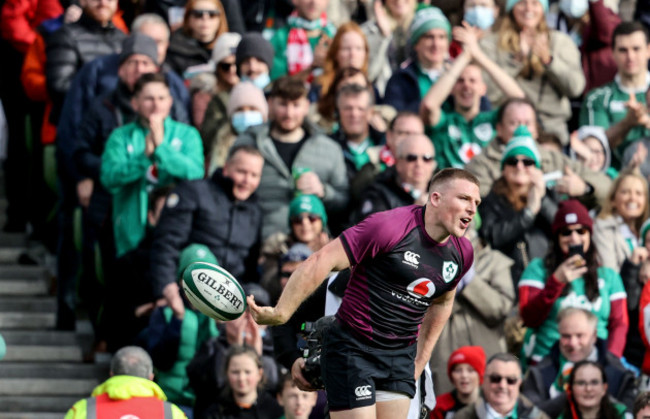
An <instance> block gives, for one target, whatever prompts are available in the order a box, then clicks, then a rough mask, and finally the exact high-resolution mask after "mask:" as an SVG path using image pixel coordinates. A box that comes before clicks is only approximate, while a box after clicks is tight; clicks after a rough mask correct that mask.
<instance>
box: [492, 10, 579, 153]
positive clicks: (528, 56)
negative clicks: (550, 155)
mask: <svg viewBox="0 0 650 419" xmlns="http://www.w3.org/2000/svg"><path fill="white" fill-rule="evenodd" d="M505 10H506V15H505V16H504V17H503V19H502V21H501V24H500V27H499V29H498V30H497V31H496V32H494V33H491V34H489V35H487V36H485V37H484V38H483V39H481V41H480V44H481V47H482V48H483V51H484V52H485V54H486V55H488V56H489V57H492V59H494V61H495V62H496V63H497V64H499V66H500V67H501V68H503V69H504V70H505V71H506V72H507V73H508V74H509V75H510V76H511V77H513V78H514V79H515V80H516V81H517V83H518V84H519V86H520V87H521V88H522V89H523V91H524V92H525V93H526V96H527V97H528V98H530V99H531V100H532V101H533V102H535V104H536V105H537V111H538V115H539V117H540V118H541V121H542V125H543V127H544V130H545V131H547V132H550V133H552V134H555V135H557V136H558V137H559V138H560V140H561V141H562V144H567V143H568V141H569V133H568V129H567V120H568V119H569V118H570V117H571V105H570V103H569V98H573V97H578V96H579V95H580V94H582V91H583V90H584V87H585V76H584V74H583V72H582V65H581V61H580V52H579V51H578V49H577V47H576V45H575V43H574V42H573V41H572V40H571V38H570V37H569V36H568V35H566V34H564V33H562V32H559V31H556V30H553V29H549V27H548V26H547V24H546V17H545V15H546V13H547V12H548V0H507V2H506V7H505ZM486 83H487V85H488V98H489V99H490V101H491V102H492V103H493V104H494V105H497V106H498V105H501V104H502V103H503V102H504V101H505V100H506V99H507V97H506V96H505V95H504V94H503V93H502V92H501V90H500V89H499V88H498V86H497V85H496V84H495V83H494V82H493V81H492V80H490V79H488V80H486Z"/></svg>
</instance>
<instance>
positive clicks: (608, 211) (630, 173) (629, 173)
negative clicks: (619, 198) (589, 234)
mask: <svg viewBox="0 0 650 419" xmlns="http://www.w3.org/2000/svg"><path fill="white" fill-rule="evenodd" d="M630 177H632V178H635V179H638V180H640V181H641V184H642V185H643V193H644V195H645V198H644V200H643V202H644V203H645V207H644V208H643V214H641V215H640V216H639V217H637V218H636V220H634V227H635V228H636V232H637V233H639V232H640V231H641V226H642V225H643V222H644V221H645V220H647V219H648V217H650V206H649V205H648V182H647V181H646V179H645V177H643V175H642V174H641V173H640V172H639V171H638V170H623V171H621V173H620V174H619V176H618V177H617V178H616V179H615V180H614V183H612V186H611V188H610V189H609V193H608V194H607V200H606V201H605V203H604V204H603V209H602V210H601V211H600V214H598V218H601V219H602V218H608V217H611V216H614V215H616V208H614V198H615V197H616V193H617V192H618V190H619V188H620V187H621V184H622V183H623V181H624V180H625V179H627V178H630Z"/></svg>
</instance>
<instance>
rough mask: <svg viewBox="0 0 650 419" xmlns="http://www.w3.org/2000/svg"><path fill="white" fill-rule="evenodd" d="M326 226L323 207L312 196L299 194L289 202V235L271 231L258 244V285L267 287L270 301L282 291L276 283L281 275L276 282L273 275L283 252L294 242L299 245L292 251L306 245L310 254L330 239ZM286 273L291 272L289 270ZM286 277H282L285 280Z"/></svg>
mask: <svg viewBox="0 0 650 419" xmlns="http://www.w3.org/2000/svg"><path fill="white" fill-rule="evenodd" d="M326 225H327V213H326V212H325V206H324V205H323V202H322V201H321V200H320V199H319V198H318V197H317V196H316V195H299V196H298V197H296V198H294V199H293V200H292V201H291V203H290V204H289V228H290V232H289V234H285V233H283V232H278V233H275V234H273V235H272V236H271V237H269V238H268V239H267V240H265V242H264V244H263V246H262V257H263V260H264V261H263V263H262V267H263V269H262V271H263V273H262V281H261V284H262V286H264V287H265V288H266V289H267V291H268V292H269V294H270V295H271V299H272V301H273V302H275V301H277V298H278V297H279V296H280V293H281V292H282V288H281V287H280V286H279V285H280V282H281V280H282V279H283V278H282V277H281V278H280V281H278V280H277V276H278V269H280V271H282V269H283V266H284V262H283V260H284V258H285V257H286V255H287V252H289V250H290V249H293V248H294V247H295V246H296V245H297V244H302V245H303V246H301V247H297V248H296V249H297V250H296V251H298V250H300V249H305V248H306V249H309V250H310V252H309V253H310V254H311V252H315V251H317V250H319V249H320V248H321V247H323V246H325V245H326V244H327V243H329V241H330V240H331V238H330V236H329V234H328V233H327V231H326V230H325V226H326ZM307 256H309V254H307V255H306V256H305V258H304V259H302V260H305V259H307ZM290 259H291V261H292V262H296V260H293V259H295V258H294V257H291V258H290ZM291 266H292V265H291ZM291 266H289V267H291ZM294 268H295V266H294ZM287 269H289V268H287ZM287 272H289V271H287ZM290 272H293V270H291V271H290ZM288 278H289V277H286V278H284V280H285V282H286V280H287V279H288Z"/></svg>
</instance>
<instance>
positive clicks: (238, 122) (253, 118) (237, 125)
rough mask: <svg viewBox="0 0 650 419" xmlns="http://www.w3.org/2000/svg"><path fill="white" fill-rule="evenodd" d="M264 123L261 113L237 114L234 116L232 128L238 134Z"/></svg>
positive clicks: (247, 112) (244, 112)
mask: <svg viewBox="0 0 650 419" xmlns="http://www.w3.org/2000/svg"><path fill="white" fill-rule="evenodd" d="M262 123H264V117H263V116H262V112H260V111H241V112H235V113H234V114H233V116H232V127H233V128H234V129H235V131H236V132H237V134H241V133H242V132H244V131H246V130H247V129H248V127H252V126H253V125H259V124H262Z"/></svg>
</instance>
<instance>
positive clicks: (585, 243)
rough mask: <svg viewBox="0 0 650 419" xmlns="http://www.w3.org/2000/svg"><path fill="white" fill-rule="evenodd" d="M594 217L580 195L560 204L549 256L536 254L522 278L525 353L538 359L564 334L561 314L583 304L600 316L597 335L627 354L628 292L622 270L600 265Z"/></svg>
mask: <svg viewBox="0 0 650 419" xmlns="http://www.w3.org/2000/svg"><path fill="white" fill-rule="evenodd" d="M592 227H593V221H592V219H591V217H590V216H589V213H588V212H587V209H586V208H585V207H584V206H583V205H582V204H581V203H580V202H579V201H577V200H573V199H572V200H568V201H564V202H562V203H560V206H559V208H558V211H557V213H556V214H555V219H554V220H553V224H552V226H551V231H552V235H553V239H552V241H551V244H550V247H549V252H548V254H547V256H546V257H545V258H544V259H542V258H537V259H533V260H532V261H531V262H530V265H528V267H527V268H526V270H525V271H524V273H523V274H522V275H521V279H520V280H519V312H520V315H521V318H522V320H523V321H524V325H525V326H527V327H528V331H527V333H526V336H525V338H524V355H525V357H526V358H527V359H528V360H529V361H533V362H539V360H540V359H541V358H542V357H543V356H545V355H547V354H548V353H549V352H550V349H551V347H552V346H553V344H554V343H555V342H556V341H557V340H558V339H559V338H560V333H559V331H558V325H557V322H556V318H557V314H558V312H559V311H560V309H562V308H565V307H581V308H584V309H585V310H588V311H590V312H592V313H594V314H595V315H596V316H597V317H598V325H597V332H596V334H597V336H598V337H599V338H601V339H603V340H606V341H607V349H608V350H609V351H610V352H612V353H613V354H614V355H616V356H617V357H620V356H621V355H622V354H623V349H624V348H625V337H626V333H627V329H628V318H627V295H626V293H625V289H624V288H623V282H622V280H621V277H620V275H619V274H618V272H616V271H614V270H612V269H611V268H608V267H605V266H601V265H600V264H599V262H598V258H597V255H598V250H597V248H596V245H595V243H594V242H592V240H591V235H592Z"/></svg>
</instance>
